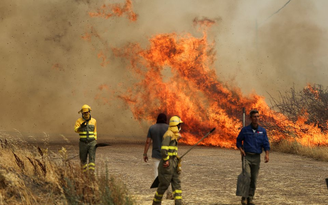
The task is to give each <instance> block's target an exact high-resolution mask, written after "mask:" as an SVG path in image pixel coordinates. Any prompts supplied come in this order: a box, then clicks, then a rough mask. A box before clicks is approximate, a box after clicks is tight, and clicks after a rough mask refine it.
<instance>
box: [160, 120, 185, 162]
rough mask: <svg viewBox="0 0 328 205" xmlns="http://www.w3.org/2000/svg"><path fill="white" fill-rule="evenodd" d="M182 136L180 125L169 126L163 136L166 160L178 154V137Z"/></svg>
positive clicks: (162, 152)
mask: <svg viewBox="0 0 328 205" xmlns="http://www.w3.org/2000/svg"><path fill="white" fill-rule="evenodd" d="M179 137H181V135H180V133H179V130H178V127H176V126H174V127H169V129H168V130H167V131H166V132H165V134H164V136H163V142H162V147H161V154H162V158H163V160H164V161H167V160H169V159H170V157H171V156H178V139H179Z"/></svg>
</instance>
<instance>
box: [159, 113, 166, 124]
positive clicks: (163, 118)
mask: <svg viewBox="0 0 328 205" xmlns="http://www.w3.org/2000/svg"><path fill="white" fill-rule="evenodd" d="M156 123H167V117H166V115H165V114H164V113H160V114H159V115H158V116H157V120H156Z"/></svg>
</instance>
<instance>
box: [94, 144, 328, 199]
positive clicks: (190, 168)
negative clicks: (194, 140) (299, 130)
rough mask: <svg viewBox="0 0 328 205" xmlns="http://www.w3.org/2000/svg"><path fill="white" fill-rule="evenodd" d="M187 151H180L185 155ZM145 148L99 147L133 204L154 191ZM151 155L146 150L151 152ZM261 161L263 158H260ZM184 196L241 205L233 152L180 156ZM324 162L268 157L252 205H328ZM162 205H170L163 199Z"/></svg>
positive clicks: (206, 151)
mask: <svg viewBox="0 0 328 205" xmlns="http://www.w3.org/2000/svg"><path fill="white" fill-rule="evenodd" d="M189 147H190V146H180V148H179V154H183V153H184V152H185V151H186V150H187V149H188V148H189ZM142 153H143V145H140V144H114V145H113V146H110V147H107V148H99V149H98V151H97V160H98V162H99V161H100V163H98V165H99V166H101V164H102V163H101V161H103V160H105V161H107V162H108V165H109V171H110V173H111V174H114V175H118V176H121V177H122V178H123V179H124V181H125V183H126V185H127V186H128V188H129V190H130V193H131V194H132V195H133V196H134V198H135V199H136V202H137V204H142V205H146V204H151V201H152V198H153V194H154V193H155V189H149V187H150V185H151V183H152V181H153V170H152V169H153V164H152V161H151V160H150V161H149V162H148V163H145V162H143V160H142ZM149 154H150V151H149ZM261 159H262V161H263V156H261ZM182 170H183V171H182V174H181V181H182V191H183V200H184V202H185V204H204V205H206V204H211V205H214V204H217V205H223V204H240V198H239V197H237V196H235V189H236V180H237V176H238V174H239V173H240V172H241V165H240V154H239V152H238V151H237V150H228V149H220V148H216V147H197V148H195V149H193V150H192V151H191V152H189V154H188V155H186V156H185V157H184V160H183V164H182ZM325 178H328V163H327V162H320V161H316V160H313V159H309V158H305V157H301V156H297V155H292V154H283V153H278V152H272V153H271V155H270V162H269V163H264V162H262V163H261V168H260V174H259V179H258V188H257V192H256V198H255V202H256V204H270V205H273V204H293V205H295V204H327V203H328V189H327V187H326V184H325ZM163 204H164V205H166V204H174V202H173V201H170V200H164V201H163Z"/></svg>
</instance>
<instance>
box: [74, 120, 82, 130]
mask: <svg viewBox="0 0 328 205" xmlns="http://www.w3.org/2000/svg"><path fill="white" fill-rule="evenodd" d="M80 125H81V123H80V120H79V119H78V120H76V122H75V126H74V131H75V132H76V133H78V132H79V131H78V129H79V127H80Z"/></svg>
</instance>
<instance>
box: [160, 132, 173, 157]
mask: <svg viewBox="0 0 328 205" xmlns="http://www.w3.org/2000/svg"><path fill="white" fill-rule="evenodd" d="M170 142H171V135H170V133H169V132H168V131H167V132H166V133H165V134H164V136H163V141H162V147H161V155H162V158H163V160H164V161H167V160H169V158H170V156H169V153H168V151H169V145H170Z"/></svg>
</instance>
